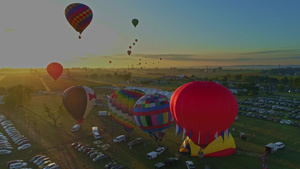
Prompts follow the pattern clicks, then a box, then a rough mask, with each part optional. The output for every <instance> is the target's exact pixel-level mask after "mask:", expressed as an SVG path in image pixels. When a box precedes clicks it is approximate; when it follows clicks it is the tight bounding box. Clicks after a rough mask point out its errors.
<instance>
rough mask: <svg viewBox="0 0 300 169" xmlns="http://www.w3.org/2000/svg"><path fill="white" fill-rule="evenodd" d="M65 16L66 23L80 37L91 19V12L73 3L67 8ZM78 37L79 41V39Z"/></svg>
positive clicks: (83, 6)
mask: <svg viewBox="0 0 300 169" xmlns="http://www.w3.org/2000/svg"><path fill="white" fill-rule="evenodd" d="M65 15H66V18H67V20H68V22H69V23H70V24H71V26H72V27H73V28H74V29H75V30H76V31H77V32H79V34H80V35H81V33H82V32H83V31H84V29H85V28H86V27H87V26H89V24H90V23H91V21H92V19H93V12H92V10H91V9H90V8H89V7H88V6H86V5H84V4H81V3H73V4H70V5H69V6H67V8H66V10H65ZM80 35H79V39H80V38H81V36H80Z"/></svg>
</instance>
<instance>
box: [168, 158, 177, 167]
mask: <svg viewBox="0 0 300 169" xmlns="http://www.w3.org/2000/svg"><path fill="white" fill-rule="evenodd" d="M178 162H179V159H178V158H174V157H170V158H168V159H167V160H165V161H164V163H165V165H166V166H169V167H171V166H174V165H176V164H177V163H178Z"/></svg>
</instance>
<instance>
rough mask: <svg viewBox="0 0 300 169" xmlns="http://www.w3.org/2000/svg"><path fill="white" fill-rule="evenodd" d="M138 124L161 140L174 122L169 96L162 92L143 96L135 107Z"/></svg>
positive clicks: (157, 139) (134, 114)
mask: <svg viewBox="0 0 300 169" xmlns="http://www.w3.org/2000/svg"><path fill="white" fill-rule="evenodd" d="M133 117H134V120H135V122H136V124H137V125H138V126H139V127H140V128H141V129H142V130H143V131H144V132H145V133H147V134H149V135H150V136H151V137H152V138H154V139H155V140H156V141H161V139H162V137H163V136H164V135H165V134H166V131H167V129H168V128H170V126H171V125H172V123H173V121H174V120H173V117H172V114H171V112H170V104H169V101H168V98H167V97H166V96H164V95H160V94H149V95H144V96H143V97H141V98H140V99H139V100H138V101H137V102H136V104H135V105H134V108H133Z"/></svg>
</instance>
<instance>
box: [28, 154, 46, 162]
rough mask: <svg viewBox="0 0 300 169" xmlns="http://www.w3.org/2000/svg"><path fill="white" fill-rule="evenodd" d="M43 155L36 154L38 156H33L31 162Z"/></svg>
mask: <svg viewBox="0 0 300 169" xmlns="http://www.w3.org/2000/svg"><path fill="white" fill-rule="evenodd" d="M41 156H43V155H36V156H34V157H32V159H30V162H34V161H35V160H36V159H38V158H39V157H41Z"/></svg>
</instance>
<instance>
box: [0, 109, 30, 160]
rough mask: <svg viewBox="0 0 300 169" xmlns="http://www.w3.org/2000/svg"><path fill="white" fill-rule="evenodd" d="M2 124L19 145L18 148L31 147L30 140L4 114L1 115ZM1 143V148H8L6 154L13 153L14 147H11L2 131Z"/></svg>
mask: <svg viewBox="0 0 300 169" xmlns="http://www.w3.org/2000/svg"><path fill="white" fill-rule="evenodd" d="M0 124H1V126H2V127H3V129H4V130H5V132H6V133H7V135H8V136H9V137H10V138H11V139H12V141H13V142H14V143H15V144H16V145H17V146H18V150H24V149H27V148H29V147H31V144H30V142H29V140H28V139H27V138H26V137H25V136H24V135H21V133H20V132H19V131H18V130H17V129H16V128H15V127H14V125H13V123H12V122H11V121H10V120H8V119H7V118H6V117H5V116H4V115H2V114H1V115H0ZM0 144H1V145H0V150H6V154H10V153H11V151H12V149H13V148H12V147H11V145H10V143H9V141H8V139H7V137H6V136H4V135H3V134H2V133H0ZM2 153H4V151H2ZM0 154H1V152H0Z"/></svg>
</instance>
